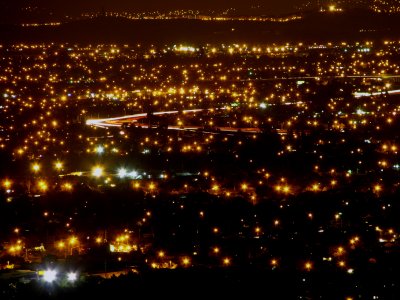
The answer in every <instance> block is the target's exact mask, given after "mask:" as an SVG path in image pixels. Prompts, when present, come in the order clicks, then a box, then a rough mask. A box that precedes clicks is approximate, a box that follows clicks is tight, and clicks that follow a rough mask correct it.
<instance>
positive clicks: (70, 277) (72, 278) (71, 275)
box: [67, 272, 78, 282]
mask: <svg viewBox="0 0 400 300" xmlns="http://www.w3.org/2000/svg"><path fill="white" fill-rule="evenodd" d="M77 279H78V274H77V273H76V272H69V273H68V274H67V280H68V281H70V282H74V281H76V280H77Z"/></svg>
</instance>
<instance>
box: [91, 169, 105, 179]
mask: <svg viewBox="0 0 400 300" xmlns="http://www.w3.org/2000/svg"><path fill="white" fill-rule="evenodd" d="M92 175H93V176H94V177H101V176H102V175H103V168H101V167H95V168H94V169H93V171H92Z"/></svg>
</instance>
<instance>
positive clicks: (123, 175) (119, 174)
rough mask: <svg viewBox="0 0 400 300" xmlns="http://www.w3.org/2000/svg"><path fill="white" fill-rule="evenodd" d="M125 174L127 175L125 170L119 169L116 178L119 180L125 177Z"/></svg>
mask: <svg viewBox="0 0 400 300" xmlns="http://www.w3.org/2000/svg"><path fill="white" fill-rule="evenodd" d="M127 174H128V173H127V171H126V169H124V168H121V169H119V170H118V177H119V178H124V177H126V175H127Z"/></svg>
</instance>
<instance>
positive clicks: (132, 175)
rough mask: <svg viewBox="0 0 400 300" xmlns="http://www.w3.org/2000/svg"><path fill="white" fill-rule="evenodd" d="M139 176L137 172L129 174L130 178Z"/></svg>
mask: <svg viewBox="0 0 400 300" xmlns="http://www.w3.org/2000/svg"><path fill="white" fill-rule="evenodd" d="M137 176H138V173H137V172H136V171H132V172H130V173H129V177H131V178H136V177H137Z"/></svg>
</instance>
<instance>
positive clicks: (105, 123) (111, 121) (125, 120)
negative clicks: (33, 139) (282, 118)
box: [86, 108, 285, 134]
mask: <svg viewBox="0 0 400 300" xmlns="http://www.w3.org/2000/svg"><path fill="white" fill-rule="evenodd" d="M220 109H223V108H220ZM207 110H209V111H213V110H215V109H207ZM201 111H204V109H190V110H183V111H182V113H183V114H186V113H196V112H201ZM179 112H180V111H178V110H172V111H161V112H155V113H153V114H152V115H154V116H163V115H171V114H177V113H179ZM147 117H148V114H147V113H140V114H135V115H128V116H122V117H115V118H106V119H91V120H87V121H86V125H89V126H95V127H100V128H108V127H121V126H122V125H123V124H132V123H133V124H135V125H136V126H137V127H141V128H148V127H149V126H148V125H147V124H142V123H138V121H139V120H141V119H145V118H147ZM168 129H169V130H189V131H190V130H201V131H206V130H205V129H204V128H203V127H202V126H189V125H185V126H183V125H182V126H174V125H169V126H168ZM213 130H218V131H221V132H238V131H240V132H244V133H260V132H261V129H260V128H256V127H245V128H236V127H213ZM278 133H280V134H284V133H285V132H284V130H278Z"/></svg>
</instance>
